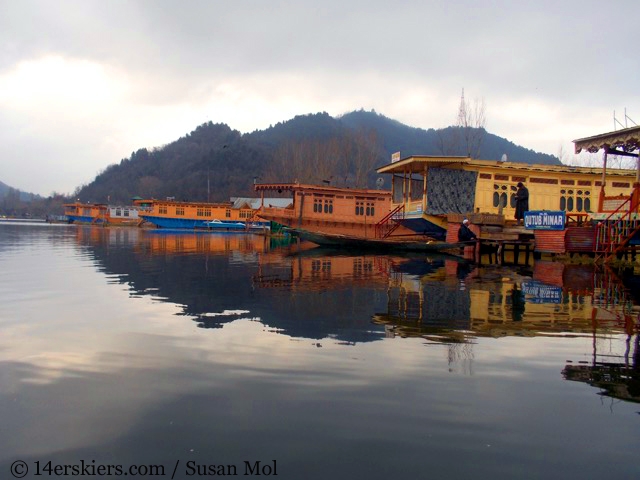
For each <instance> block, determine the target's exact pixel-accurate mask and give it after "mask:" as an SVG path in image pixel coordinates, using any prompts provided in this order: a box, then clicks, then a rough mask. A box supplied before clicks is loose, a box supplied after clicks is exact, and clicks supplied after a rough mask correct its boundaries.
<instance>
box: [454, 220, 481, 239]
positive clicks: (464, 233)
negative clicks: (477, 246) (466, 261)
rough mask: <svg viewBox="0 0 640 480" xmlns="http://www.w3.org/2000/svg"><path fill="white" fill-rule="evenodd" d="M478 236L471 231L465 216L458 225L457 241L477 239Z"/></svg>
mask: <svg viewBox="0 0 640 480" xmlns="http://www.w3.org/2000/svg"><path fill="white" fill-rule="evenodd" d="M477 239H478V237H477V236H476V234H475V233H473V232H472V231H471V229H470V228H469V220H467V219H466V218H465V219H464V220H463V221H462V225H460V230H458V241H459V242H469V241H471V240H477Z"/></svg>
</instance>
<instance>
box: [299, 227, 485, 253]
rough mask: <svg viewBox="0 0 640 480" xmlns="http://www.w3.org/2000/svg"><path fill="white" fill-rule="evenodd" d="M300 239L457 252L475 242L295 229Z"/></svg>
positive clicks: (326, 244)
mask: <svg viewBox="0 0 640 480" xmlns="http://www.w3.org/2000/svg"><path fill="white" fill-rule="evenodd" d="M295 232H296V233H297V234H298V236H299V237H300V239H301V240H307V241H309V242H312V243H315V244H316V245H320V246H323V247H334V248H352V249H366V250H377V251H394V252H445V253H455V254H459V253H460V249H461V248H464V247H468V246H471V245H472V244H474V243H475V242H457V243H448V242H441V241H438V240H428V241H424V240H399V239H393V240H389V239H382V240H381V239H375V238H362V237H351V236H348V235H340V234H334V233H318V232H310V231H307V230H301V229H295Z"/></svg>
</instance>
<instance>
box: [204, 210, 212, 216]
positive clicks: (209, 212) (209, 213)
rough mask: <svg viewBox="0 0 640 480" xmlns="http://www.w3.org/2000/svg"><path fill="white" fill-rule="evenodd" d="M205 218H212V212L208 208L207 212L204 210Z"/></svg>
mask: <svg viewBox="0 0 640 480" xmlns="http://www.w3.org/2000/svg"><path fill="white" fill-rule="evenodd" d="M204 216H205V217H210V216H211V210H210V209H208V208H205V210H204Z"/></svg>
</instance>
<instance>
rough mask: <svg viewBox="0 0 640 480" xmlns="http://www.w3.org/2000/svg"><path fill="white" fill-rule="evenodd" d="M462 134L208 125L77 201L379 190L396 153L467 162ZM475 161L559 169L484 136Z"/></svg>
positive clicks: (343, 123) (318, 123)
mask: <svg viewBox="0 0 640 480" xmlns="http://www.w3.org/2000/svg"><path fill="white" fill-rule="evenodd" d="M456 128H457V127H449V128H447V129H441V130H434V129H429V130H423V129H420V128H413V127H409V126H407V125H404V124H402V123H400V122H397V121H395V120H392V119H389V118H387V117H384V116H383V115H379V114H377V113H375V112H365V111H362V110H361V111H357V112H352V113H349V114H346V115H343V116H341V117H339V118H333V117H331V116H329V115H328V114H327V113H318V114H311V115H303V116H297V117H295V118H293V119H291V120H289V121H286V122H282V123H278V124H276V125H274V126H271V127H269V128H268V129H266V130H261V131H255V132H252V133H247V134H244V135H243V134H240V132H238V131H236V130H232V129H231V128H230V127H229V126H227V125H225V124H213V123H211V122H209V123H205V124H203V125H200V126H199V127H197V128H196V129H195V130H194V131H193V132H191V133H189V134H187V135H185V136H184V137H182V138H179V139H178V140H176V141H174V142H172V143H170V144H168V145H166V146H163V147H160V148H154V149H151V150H148V149H146V148H142V149H140V150H138V151H137V152H133V153H132V154H131V156H130V157H129V158H125V159H123V160H122V161H121V162H120V163H118V164H114V165H111V166H109V167H107V168H106V169H105V170H104V171H103V172H102V173H100V174H99V175H98V176H97V177H96V178H95V180H94V181H93V182H91V183H90V184H89V185H85V186H82V187H80V188H79V189H78V191H77V192H76V193H75V197H76V198H80V200H81V201H83V202H110V203H129V202H130V201H131V198H133V197H134V196H141V197H144V198H151V197H153V198H164V197H167V196H172V197H175V198H176V199H179V200H191V201H207V200H209V201H226V200H228V199H229V197H231V196H254V195H255V194H254V192H253V188H252V187H253V182H254V179H255V180H257V181H259V182H268V181H273V182H290V181H295V180H298V181H300V182H309V183H320V182H322V181H330V182H331V184H332V185H339V186H351V187H364V186H369V187H373V186H374V185H375V179H376V174H375V168H376V167H378V166H380V165H383V164H386V163H388V162H389V159H390V156H391V153H393V152H397V151H400V152H401V155H402V156H403V157H405V156H408V155H443V154H447V155H466V153H465V147H464V146H463V145H461V144H459V142H457V141H455V140H456V139H459V136H458V135H457V133H458V132H457V130H456ZM476 133H480V134H482V143H481V144H480V148H479V151H478V152H477V155H474V157H476V158H482V159H496V160H497V159H500V158H501V156H502V155H503V154H505V153H506V154H507V155H508V157H509V160H510V161H518V162H525V163H543V164H559V161H558V159H557V158H556V157H554V156H552V155H547V154H542V153H537V152H534V151H532V150H529V149H526V148H524V147H520V146H517V145H514V144H513V143H511V142H509V141H508V140H506V139H504V138H500V137H498V136H496V135H492V134H490V133H488V132H485V131H484V130H477V131H476Z"/></svg>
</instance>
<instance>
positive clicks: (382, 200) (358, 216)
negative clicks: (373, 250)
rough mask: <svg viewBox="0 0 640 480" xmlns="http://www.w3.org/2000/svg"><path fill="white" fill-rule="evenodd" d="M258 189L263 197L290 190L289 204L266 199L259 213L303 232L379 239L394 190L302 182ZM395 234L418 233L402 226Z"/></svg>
mask: <svg viewBox="0 0 640 480" xmlns="http://www.w3.org/2000/svg"><path fill="white" fill-rule="evenodd" d="M255 190H256V191H257V192H261V194H262V195H263V196H264V193H265V192H278V193H283V192H288V193H289V194H290V195H291V198H290V200H289V201H290V204H289V205H288V206H287V207H285V208H282V207H276V206H274V205H271V204H270V203H269V201H267V200H263V201H262V207H261V208H260V211H259V212H258V216H259V217H261V218H263V219H265V220H270V221H273V222H277V223H279V224H282V225H285V226H287V227H289V228H292V229H294V230H296V231H298V232H301V233H303V234H320V235H325V234H327V235H337V236H340V237H348V238H362V239H376V238H379V237H380V232H377V230H376V229H378V228H379V227H380V225H381V224H383V223H384V222H385V220H386V219H387V218H388V216H389V214H390V211H391V209H390V207H391V192H389V191H386V190H372V189H356V188H340V187H331V186H320V185H306V184H301V183H264V184H256V185H255ZM395 234H396V235H405V234H409V235H415V232H412V231H410V230H407V229H403V228H401V229H399V230H398V231H397V232H395ZM308 238H310V237H309V236H308ZM310 239H311V238H310Z"/></svg>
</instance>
